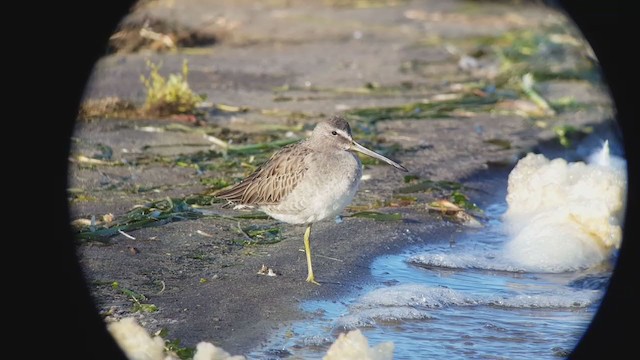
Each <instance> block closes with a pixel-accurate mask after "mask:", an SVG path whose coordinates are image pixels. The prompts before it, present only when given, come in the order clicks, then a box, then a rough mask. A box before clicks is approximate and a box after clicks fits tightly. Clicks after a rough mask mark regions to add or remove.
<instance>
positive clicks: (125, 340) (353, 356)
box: [107, 318, 394, 360]
mask: <svg viewBox="0 0 640 360" xmlns="http://www.w3.org/2000/svg"><path fill="white" fill-rule="evenodd" d="M107 329H108V330H109V332H110V333H111V336H112V337H113V338H114V340H115V341H116V343H117V344H118V346H120V348H121V349H122V351H123V352H124V353H125V355H126V356H127V358H128V359H130V360H179V358H178V357H177V356H175V354H173V353H171V352H170V351H167V350H166V349H165V342H164V340H163V339H162V338H161V337H160V336H153V337H152V336H150V335H149V333H147V331H146V330H145V329H144V328H143V327H142V326H140V325H139V324H138V323H137V322H136V320H135V319H134V318H123V319H121V320H118V321H114V322H111V323H109V324H107ZM393 349H394V345H393V343H392V342H385V343H382V344H379V345H377V346H374V347H369V342H368V341H367V338H366V337H365V336H364V335H363V334H362V333H361V332H360V330H352V331H350V332H348V333H346V334H345V333H341V334H340V335H339V336H338V339H337V340H336V341H335V342H334V343H333V344H332V345H331V347H330V348H329V350H328V351H327V354H326V356H325V357H324V358H323V360H343V359H344V360H348V359H350V360H390V359H393ZM193 360H245V357H244V356H241V355H235V356H232V355H231V354H229V353H228V352H226V351H224V350H223V349H222V348H219V347H217V346H215V345H213V344H211V343H208V342H204V341H202V342H200V343H198V345H197V346H196V351H195V355H194V356H193Z"/></svg>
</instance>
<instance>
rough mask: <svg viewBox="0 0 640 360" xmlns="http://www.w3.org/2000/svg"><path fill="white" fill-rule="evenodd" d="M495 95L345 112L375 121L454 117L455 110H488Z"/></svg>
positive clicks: (363, 119)
mask: <svg viewBox="0 0 640 360" xmlns="http://www.w3.org/2000/svg"><path fill="white" fill-rule="evenodd" d="M498 100H499V98H498V97H497V96H474V95H467V96H463V97H461V98H459V99H450V100H443V101H430V102H418V103H408V104H405V105H399V106H389V107H370V108H359V109H353V110H349V111H346V112H345V116H346V117H347V118H348V119H350V120H360V121H368V122H371V123H375V122H377V121H383V120H391V119H430V118H433V119H436V118H448V117H454V116H455V112H456V111H474V112H488V111H489V110H491V109H493V107H494V105H495V104H496V103H497V102H498Z"/></svg>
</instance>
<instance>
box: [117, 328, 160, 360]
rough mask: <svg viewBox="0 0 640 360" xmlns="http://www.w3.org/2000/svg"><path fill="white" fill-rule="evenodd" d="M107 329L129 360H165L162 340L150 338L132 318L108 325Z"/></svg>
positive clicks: (157, 337)
mask: <svg viewBox="0 0 640 360" xmlns="http://www.w3.org/2000/svg"><path fill="white" fill-rule="evenodd" d="M107 329H108V330H109V332H110V333H111V336H112V337H113V339H114V340H115V341H116V343H118V345H119V346H120V348H121V349H122V351H124V353H125V355H126V356H127V358H129V359H130V360H165V354H164V340H162V338H161V337H160V336H154V337H151V336H150V335H149V334H148V333H147V331H146V330H145V329H144V328H143V327H142V326H140V325H139V324H138V323H137V322H136V320H135V319H134V318H124V319H121V320H119V321H115V322H112V323H109V324H107ZM168 359H172V358H170V357H169V358H168Z"/></svg>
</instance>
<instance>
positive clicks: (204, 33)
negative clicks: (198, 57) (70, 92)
mask: <svg viewBox="0 0 640 360" xmlns="http://www.w3.org/2000/svg"><path fill="white" fill-rule="evenodd" d="M222 36H224V31H222V28H220V27H211V26H205V27H202V28H197V29H193V28H191V27H188V26H186V25H184V24H181V23H179V22H177V21H170V20H164V19H159V18H150V17H145V18H140V17H138V18H129V19H126V20H125V21H123V22H122V24H121V25H120V27H119V28H118V30H117V31H116V32H115V33H114V34H113V35H111V37H110V38H109V46H108V48H107V51H108V52H109V53H133V52H138V51H141V50H150V51H155V52H166V51H175V50H177V49H178V48H184V47H201V46H211V45H214V44H216V43H217V42H218V41H219V39H220V38H221V37H222Z"/></svg>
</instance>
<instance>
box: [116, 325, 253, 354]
mask: <svg viewBox="0 0 640 360" xmlns="http://www.w3.org/2000/svg"><path fill="white" fill-rule="evenodd" d="M107 329H108V330H109V332H110V333H111V336H112V337H113V338H114V340H115V341H116V343H117V344H118V346H120V348H121V349H122V351H123V352H124V353H125V355H126V356H127V358H128V359H129V360H179V358H178V357H177V356H174V354H172V353H171V352H166V351H165V346H164V340H163V339H162V338H161V337H160V336H153V337H152V336H150V335H149V334H148V333H147V331H146V330H145V329H144V328H143V327H142V326H140V325H139V324H138V323H137V322H136V320H135V319H134V318H123V319H121V320H119V321H115V322H112V323H109V324H107ZM193 360H245V357H244V356H240V355H237V356H231V355H230V354H229V353H228V352H226V351H224V350H223V349H221V348H219V347H216V346H215V345H213V344H211V343H207V342H200V343H199V344H198V345H197V347H196V353H195V355H194V357H193Z"/></svg>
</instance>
